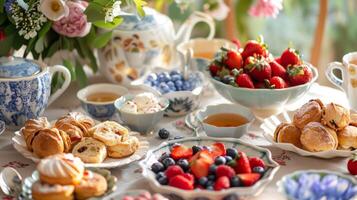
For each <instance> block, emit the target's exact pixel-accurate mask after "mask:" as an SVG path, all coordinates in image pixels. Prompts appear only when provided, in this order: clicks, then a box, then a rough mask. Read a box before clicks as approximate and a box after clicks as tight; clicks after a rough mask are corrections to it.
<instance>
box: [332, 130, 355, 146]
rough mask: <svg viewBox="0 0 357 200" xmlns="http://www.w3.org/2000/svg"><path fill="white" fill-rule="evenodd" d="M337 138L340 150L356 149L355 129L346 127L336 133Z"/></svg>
mask: <svg viewBox="0 0 357 200" xmlns="http://www.w3.org/2000/svg"><path fill="white" fill-rule="evenodd" d="M337 137H338V143H339V147H340V148H341V149H357V127H355V126H347V127H346V128H344V129H342V130H341V131H338V132H337Z"/></svg>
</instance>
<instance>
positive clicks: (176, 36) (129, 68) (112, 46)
mask: <svg viewBox="0 0 357 200" xmlns="http://www.w3.org/2000/svg"><path fill="white" fill-rule="evenodd" d="M144 10H145V17H143V18H142V19H140V18H138V17H137V16H136V15H135V14H126V15H123V16H122V17H123V18H124V21H123V23H122V24H120V25H119V26H118V27H117V28H116V29H115V30H114V31H113V35H112V40H111V41H110V42H109V43H108V44H107V45H106V46H105V47H104V48H102V49H100V50H99V51H98V58H99V62H100V66H101V68H100V69H101V71H102V73H103V74H104V75H105V76H106V77H107V78H108V79H109V80H110V81H111V82H114V83H119V84H123V85H130V82H131V81H133V80H135V79H138V78H139V77H140V76H142V75H143V74H144V73H145V70H147V69H150V68H151V67H157V66H160V67H167V66H174V65H176V64H177V63H179V56H178V53H177V51H176V46H177V45H178V44H180V43H181V42H185V41H188V40H189V39H190V37H191V32H192V30H193V28H194V26H195V25H196V24H197V23H199V22H205V23H207V24H208V25H209V28H210V33H209V35H208V37H207V38H208V39H212V38H213V37H214V34H215V24H214V20H213V19H212V18H211V17H210V16H209V15H207V14H205V13H202V12H195V13H193V14H192V15H191V16H190V17H189V18H188V19H187V20H186V22H184V23H183V24H182V25H181V27H180V28H179V29H178V31H177V33H175V29H174V24H173V22H172V21H171V19H170V18H169V17H168V16H166V15H163V14H161V13H158V12H157V11H155V10H154V9H151V8H147V7H146V8H144Z"/></svg>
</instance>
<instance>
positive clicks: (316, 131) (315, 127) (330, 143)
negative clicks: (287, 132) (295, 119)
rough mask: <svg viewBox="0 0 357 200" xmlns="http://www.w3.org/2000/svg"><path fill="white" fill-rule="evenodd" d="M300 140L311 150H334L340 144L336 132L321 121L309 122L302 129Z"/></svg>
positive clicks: (304, 146)
mask: <svg viewBox="0 0 357 200" xmlns="http://www.w3.org/2000/svg"><path fill="white" fill-rule="evenodd" d="M300 141H301V144H302V146H303V148H304V149H306V150H307V151H311V152H319V151H328V150H334V149H336V148H337V146H338V139H337V134H336V132H335V131H334V130H333V129H331V128H329V127H327V126H324V125H322V124H321V123H319V122H310V123H308V124H307V125H306V126H305V127H304V128H303V129H302V131H301V137H300Z"/></svg>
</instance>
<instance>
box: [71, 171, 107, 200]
mask: <svg viewBox="0 0 357 200" xmlns="http://www.w3.org/2000/svg"><path fill="white" fill-rule="evenodd" d="M107 188H108V185H107V180H105V178H104V177H103V176H102V175H100V174H97V173H94V172H91V171H88V170H86V171H85V172H84V176H83V178H82V180H81V182H80V183H79V184H78V185H76V186H75V196H76V199H78V200H84V199H88V198H91V197H98V196H101V195H103V194H104V193H105V191H106V190H107Z"/></svg>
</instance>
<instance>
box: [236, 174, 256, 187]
mask: <svg viewBox="0 0 357 200" xmlns="http://www.w3.org/2000/svg"><path fill="white" fill-rule="evenodd" d="M237 176H238V177H239V179H240V181H241V182H242V184H243V185H244V186H252V185H254V183H256V182H257V181H258V180H259V179H260V174H258V173H245V174H237Z"/></svg>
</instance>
